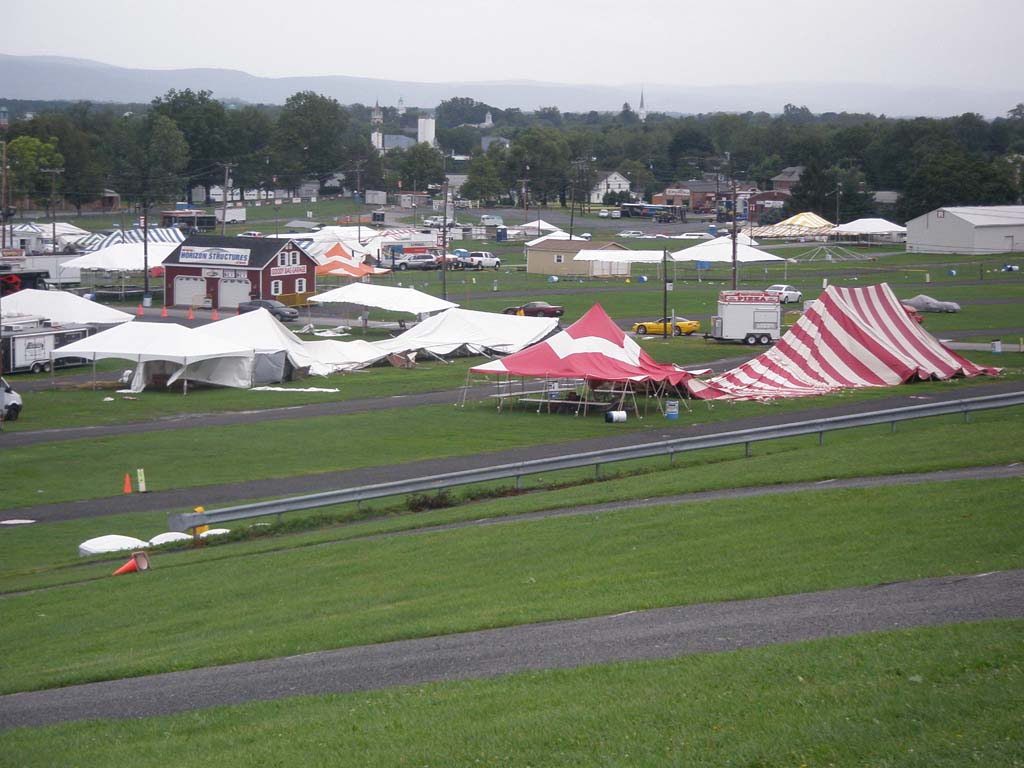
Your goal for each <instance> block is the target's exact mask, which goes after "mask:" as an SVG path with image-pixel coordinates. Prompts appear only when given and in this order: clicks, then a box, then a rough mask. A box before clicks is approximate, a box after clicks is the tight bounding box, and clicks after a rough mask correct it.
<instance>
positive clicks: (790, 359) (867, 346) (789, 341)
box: [686, 283, 999, 400]
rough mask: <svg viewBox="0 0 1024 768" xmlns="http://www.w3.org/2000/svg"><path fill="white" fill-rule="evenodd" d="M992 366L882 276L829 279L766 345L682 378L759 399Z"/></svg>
mask: <svg viewBox="0 0 1024 768" xmlns="http://www.w3.org/2000/svg"><path fill="white" fill-rule="evenodd" d="M997 373H999V369H998V368H986V367H983V366H979V365H975V364H974V363H972V362H970V361H969V360H965V359H964V358H962V357H960V356H959V355H957V354H956V353H955V352H952V351H950V350H949V349H947V348H946V347H945V346H943V345H942V344H941V343H940V342H939V341H938V340H937V339H936V338H935V337H934V336H932V335H931V334H930V333H928V332H927V331H926V330H924V329H923V328H922V327H921V326H920V325H918V324H917V323H916V322H914V320H912V319H911V318H910V317H908V316H907V313H906V312H905V311H904V309H903V307H902V306H901V305H900V302H899V300H898V299H897V298H896V296H895V294H893V292H892V289H890V288H889V286H888V285H887V284H885V283H882V284H881V285H872V286H865V287H863V288H836V287H832V286H830V287H829V288H828V289H826V290H825V292H824V293H823V294H822V295H821V297H820V298H819V299H818V300H817V301H816V302H814V303H813V304H812V305H811V307H810V308H809V309H808V310H807V311H806V312H804V314H803V316H802V317H801V318H800V319H799V320H798V321H797V323H796V324H795V325H794V326H793V327H792V328H791V329H790V330H789V331H788V332H787V333H786V335H785V336H783V337H782V338H781V339H779V341H778V342H777V343H776V344H775V346H773V347H772V348H771V349H769V350H768V351H767V352H765V353H764V354H762V355H759V356H757V357H755V358H754V359H753V360H751V361H750V362H748V363H744V364H743V365H741V366H739V367H738V368H733V369H732V370H731V371H726V372H725V373H723V374H721V375H720V376H716V377H714V378H712V379H708V380H704V381H701V380H698V379H691V380H689V381H688V382H687V383H686V386H687V388H688V389H689V390H690V392H691V393H692V394H693V396H694V397H697V398H700V399H703V400H713V399H718V398H721V399H732V400H761V399H773V398H779V397H804V396H807V395H821V394H825V393H827V392H834V391H836V390H839V389H852V388H860V387H890V386H893V385H896V384H902V383H904V382H906V381H910V380H912V379H949V378H952V377H954V376H979V375H982V374H989V375H994V374H997Z"/></svg>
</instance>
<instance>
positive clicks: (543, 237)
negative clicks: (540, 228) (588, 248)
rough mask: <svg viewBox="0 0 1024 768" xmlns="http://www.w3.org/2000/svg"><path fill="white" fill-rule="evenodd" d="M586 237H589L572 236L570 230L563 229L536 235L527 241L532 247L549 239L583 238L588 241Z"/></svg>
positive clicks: (529, 246)
mask: <svg viewBox="0 0 1024 768" xmlns="http://www.w3.org/2000/svg"><path fill="white" fill-rule="evenodd" d="M586 239H587V238H585V237H580V236H579V235H573V236H572V237H569V233H568V232H563V231H562V230H558V231H556V232H552V233H550V234H548V235H541V236H540V237H536V238H534V239H533V240H528V241H527V242H526V246H527V247H528V248H532V247H533V246H535V245H540V244H541V243H546V242H548V241H549V240H583V241H586Z"/></svg>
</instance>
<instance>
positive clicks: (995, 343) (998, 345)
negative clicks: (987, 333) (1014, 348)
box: [992, 339, 1003, 355]
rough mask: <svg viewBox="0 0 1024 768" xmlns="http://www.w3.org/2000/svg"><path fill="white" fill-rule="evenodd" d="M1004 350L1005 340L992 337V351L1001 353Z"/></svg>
mask: <svg viewBox="0 0 1024 768" xmlns="http://www.w3.org/2000/svg"><path fill="white" fill-rule="evenodd" d="M1002 351H1003V342H1002V340H1001V339H992V352H993V354H996V355H998V354H1001V353H1002Z"/></svg>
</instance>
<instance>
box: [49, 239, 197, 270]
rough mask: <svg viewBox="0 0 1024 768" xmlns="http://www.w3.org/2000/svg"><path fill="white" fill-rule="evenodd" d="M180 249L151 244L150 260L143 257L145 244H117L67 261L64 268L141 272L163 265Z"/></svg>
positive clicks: (165, 244) (163, 244)
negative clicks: (172, 253)
mask: <svg viewBox="0 0 1024 768" xmlns="http://www.w3.org/2000/svg"><path fill="white" fill-rule="evenodd" d="M177 247H178V244H177V243H150V244H149V248H148V254H149V255H148V258H144V256H143V243H116V244H115V245H109V246H107V247H106V248H101V249H100V250H98V251H93V252H92V253H86V254H85V255H83V256H79V257H78V258H75V259H70V260H68V261H65V262H64V264H63V267H64V268H68V267H71V268H77V269H97V270H106V271H107V272H141V271H143V270H144V269H145V268H146V265H147V264H148V266H149V268H150V269H152V268H153V267H158V266H160V265H161V264H163V262H164V259H166V258H167V257H168V256H170V255H171V252H172V251H173V250H174V249H175V248H177Z"/></svg>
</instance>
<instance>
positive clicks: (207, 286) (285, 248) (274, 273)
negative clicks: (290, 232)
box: [163, 235, 317, 309]
mask: <svg viewBox="0 0 1024 768" xmlns="http://www.w3.org/2000/svg"><path fill="white" fill-rule="evenodd" d="M163 267H164V297H165V303H166V304H167V305H168V306H174V305H177V306H209V307H223V308H228V309H234V308H235V307H237V306H238V304H239V302H242V301H249V300H251V299H277V300H278V301H282V302H284V303H285V304H300V303H305V299H306V297H307V296H310V295H312V294H314V293H316V267H317V262H316V260H315V259H314V258H313V257H312V256H310V255H309V254H308V253H306V252H305V251H304V250H303V249H302V248H301V247H300V246H299V245H298V244H297V243H295V242H294V241H292V240H284V239H277V238H269V237H264V238H256V237H217V236H210V235H199V236H195V237H190V238H188V239H187V240H185V242H183V243H182V244H181V245H180V246H178V247H177V248H175V249H174V251H172V252H171V255H170V256H169V257H168V258H167V259H166V261H164V263H163Z"/></svg>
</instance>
